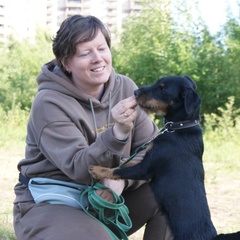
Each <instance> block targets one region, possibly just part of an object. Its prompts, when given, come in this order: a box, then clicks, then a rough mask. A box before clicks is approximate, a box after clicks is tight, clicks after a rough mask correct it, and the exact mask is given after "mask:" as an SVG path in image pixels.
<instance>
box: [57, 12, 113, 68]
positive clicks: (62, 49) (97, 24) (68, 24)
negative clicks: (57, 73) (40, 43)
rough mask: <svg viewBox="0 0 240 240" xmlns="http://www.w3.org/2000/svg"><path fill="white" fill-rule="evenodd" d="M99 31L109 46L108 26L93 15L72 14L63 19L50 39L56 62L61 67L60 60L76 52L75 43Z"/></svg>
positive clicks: (93, 35)
mask: <svg viewBox="0 0 240 240" xmlns="http://www.w3.org/2000/svg"><path fill="white" fill-rule="evenodd" d="M99 30H100V31H101V32H102V34H103V36H104V37H105V39H106V42H107V45H108V47H109V48H110V47H111V37H110V32H109V30H108V28H107V27H106V26H105V25H104V24H103V23H102V22H101V21H100V20H99V19H98V18H96V17H94V16H82V15H74V16H71V17H69V18H67V19H66V20H64V21H63V22H62V24H61V26H60V28H59V30H58V31H57V35H56V37H55V38H53V39H52V41H53V45H52V49H53V53H54V55H55V57H56V60H57V64H58V65H59V66H60V67H61V68H62V69H63V70H65V69H64V67H63V65H62V62H65V61H66V60H67V59H68V58H70V57H72V56H73V55H74V54H75V53H76V45H77V44H79V43H83V42H88V41H91V40H93V39H94V38H95V37H96V35H97V33H98V31H99Z"/></svg>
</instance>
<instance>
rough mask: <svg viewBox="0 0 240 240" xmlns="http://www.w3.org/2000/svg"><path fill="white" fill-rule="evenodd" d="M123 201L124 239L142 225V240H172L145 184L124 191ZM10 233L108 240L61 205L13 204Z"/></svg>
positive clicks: (22, 237) (24, 237) (26, 237)
mask: <svg viewBox="0 0 240 240" xmlns="http://www.w3.org/2000/svg"><path fill="white" fill-rule="evenodd" d="M26 191H28V190H26ZM123 197H124V198H125V204H126V205H127V207H128V208H129V212H130V217H131V220H132V224H133V227H132V229H131V230H130V231H129V232H128V235H131V234H132V233H134V232H135V231H137V230H138V229H140V228H141V227H142V226H144V225H145V224H146V227H145V233H144V240H172V239H173V237H172V236H171V233H170V230H169V228H168V226H167V225H166V219H165V216H164V215H163V214H162V212H161V211H160V210H159V208H158V207H157V204H156V202H155V200H154V197H153V194H152V192H151V190H150V188H149V185H148V184H144V185H142V186H141V187H139V188H138V189H136V190H131V191H130V190H128V191H125V192H124V193H123ZM14 229H15V233H16V236H17V239H18V240H67V239H70V240H112V239H111V237H110V236H109V234H108V233H107V232H106V231H105V229H104V228H103V227H102V226H101V225H100V224H99V223H98V222H97V221H96V220H94V219H93V218H91V217H89V216H88V215H87V214H85V213H84V212H83V211H82V210H79V209H75V208H72V207H69V206H65V205H54V204H47V203H41V204H35V203H34V202H22V203H16V204H14Z"/></svg>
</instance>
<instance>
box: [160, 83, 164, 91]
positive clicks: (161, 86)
mask: <svg viewBox="0 0 240 240" xmlns="http://www.w3.org/2000/svg"><path fill="white" fill-rule="evenodd" d="M159 89H160V90H161V91H162V92H165V85H164V84H160V85H159Z"/></svg>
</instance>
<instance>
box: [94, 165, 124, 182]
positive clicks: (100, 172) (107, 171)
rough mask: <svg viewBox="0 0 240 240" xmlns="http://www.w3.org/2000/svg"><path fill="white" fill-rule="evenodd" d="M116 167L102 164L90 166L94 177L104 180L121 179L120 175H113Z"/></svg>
mask: <svg viewBox="0 0 240 240" xmlns="http://www.w3.org/2000/svg"><path fill="white" fill-rule="evenodd" d="M113 171H114V168H105V167H101V166H90V167H89V172H90V174H91V175H92V176H93V178H95V179H98V180H102V179H104V178H109V179H115V180H116V179H120V177H119V176H117V175H113Z"/></svg>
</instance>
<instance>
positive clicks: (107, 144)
mask: <svg viewBox="0 0 240 240" xmlns="http://www.w3.org/2000/svg"><path fill="white" fill-rule="evenodd" d="M37 83H38V86H39V87H38V93H37V95H36V97H35V100H34V102H33V104H32V109H31V113H30V117H29V122H28V126H27V137H26V150H25V158H24V159H23V160H21V161H20V162H19V164H18V169H19V171H20V172H21V173H22V175H24V176H25V177H28V178H32V177H47V178H53V179H57V180H63V181H71V182H76V183H80V184H87V185H89V184H91V183H92V178H91V176H90V174H89V172H88V167H89V165H101V166H105V167H116V166H118V165H119V162H120V160H122V159H124V158H127V157H129V156H130V155H131V154H132V153H133V152H134V151H135V150H136V148H137V147H139V146H140V145H142V144H143V143H145V142H146V141H147V140H149V139H150V138H151V137H152V136H154V135H156V133H157V131H158V129H157V127H156V126H155V125H154V124H153V122H152V121H151V120H150V118H149V117H148V116H147V115H146V113H144V112H143V111H142V110H140V108H139V107H137V108H136V111H137V118H136V120H135V122H134V128H133V130H132V132H131V134H130V136H129V139H128V141H127V142H122V141H118V140H117V139H116V138H115V137H114V135H113V131H112V127H113V125H114V120H113V118H112V116H111V114H110V113H111V112H110V111H111V108H112V107H113V106H114V105H116V104H117V103H118V102H119V101H120V100H122V99H124V98H127V97H129V96H132V95H133V92H134V90H135V89H136V88H137V87H136V85H135V83H134V82H133V81H132V80H131V79H129V78H128V77H126V76H123V75H119V74H116V73H115V72H114V70H112V73H111V76H110V78H109V81H108V82H107V84H106V86H105V91H104V93H103V96H102V98H101V100H100V101H99V100H97V99H95V98H93V97H91V96H89V95H87V94H85V93H83V92H81V91H80V90H79V89H78V88H76V87H75V86H74V85H73V84H72V82H71V81H70V79H69V78H68V77H67V76H66V75H65V74H64V73H63V72H62V71H61V69H60V68H59V67H58V66H56V65H55V62H54V61H52V62H49V63H47V64H45V65H44V66H43V67H42V73H41V74H39V76H38V77H37ZM143 155H144V151H143V152H141V153H140V154H138V155H137V157H136V158H138V159H139V160H141V159H142V158H143ZM138 183H139V182H138ZM138 183H137V181H128V186H127V187H129V186H130V185H134V184H135V187H136V186H137V185H138ZM24 189H25V186H23V185H22V184H21V183H18V184H17V185H16V187H15V190H16V191H15V193H16V196H17V197H16V201H15V202H19V201H27V200H31V199H32V198H31V196H30V195H29V194H28V193H26V192H25V191H22V190H24ZM24 192H25V193H24Z"/></svg>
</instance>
